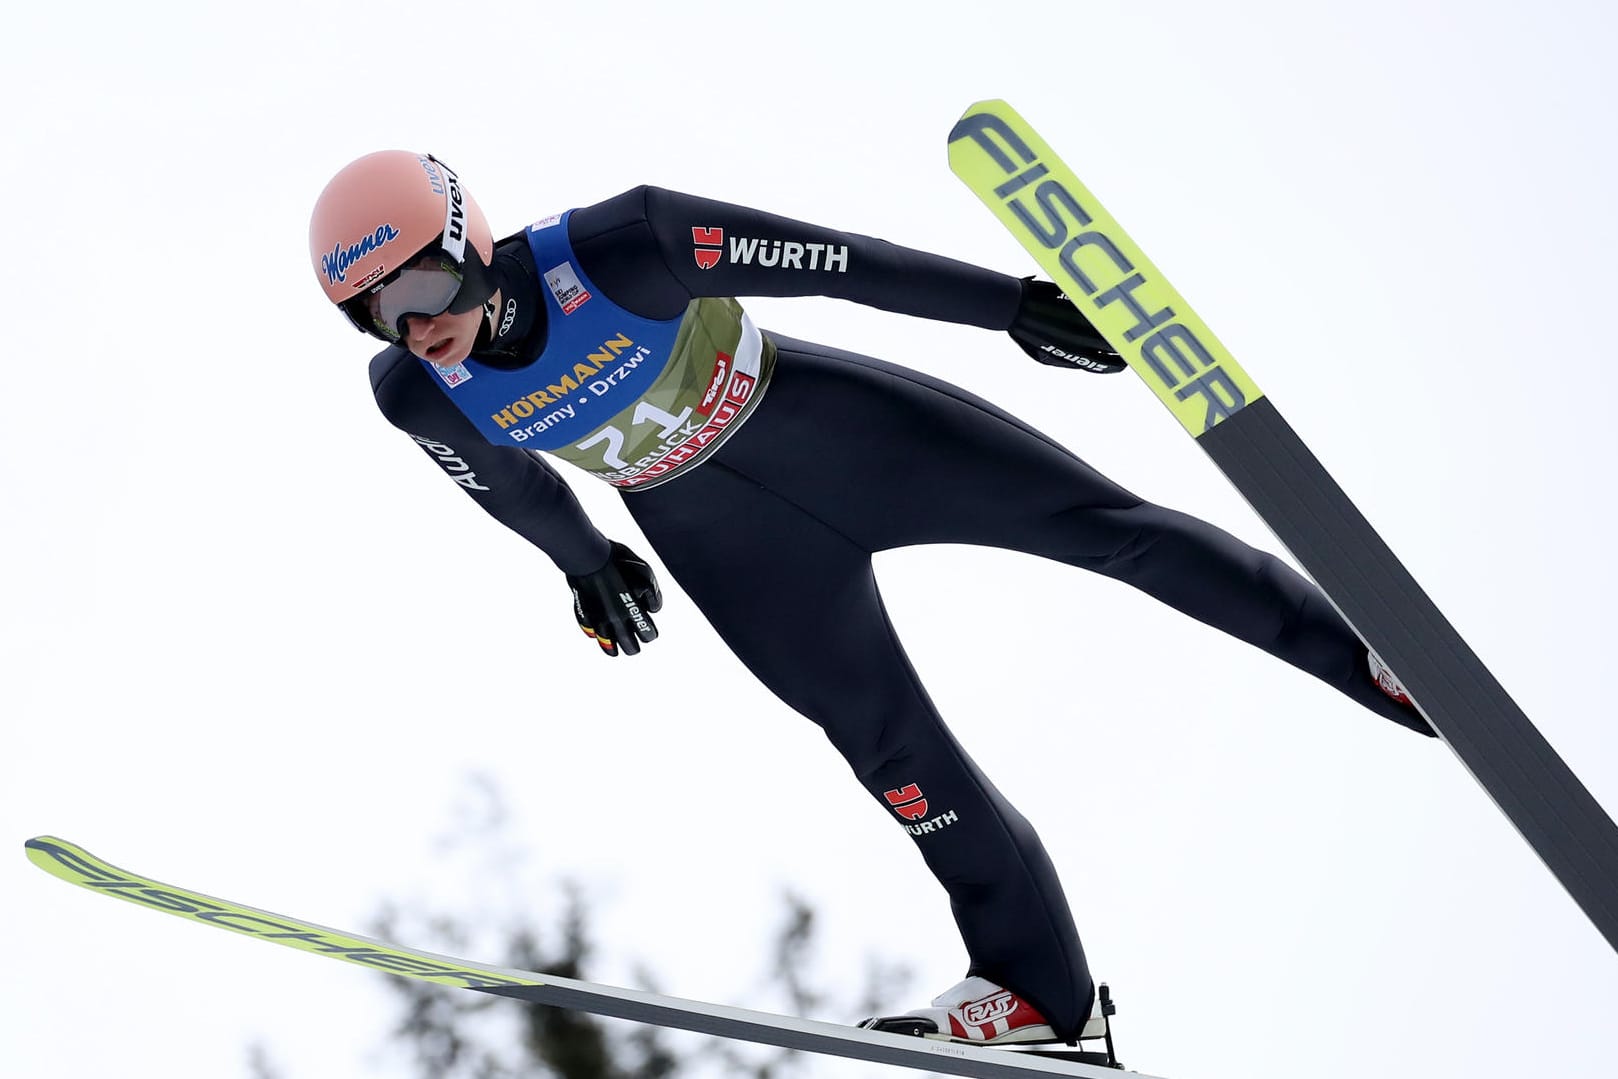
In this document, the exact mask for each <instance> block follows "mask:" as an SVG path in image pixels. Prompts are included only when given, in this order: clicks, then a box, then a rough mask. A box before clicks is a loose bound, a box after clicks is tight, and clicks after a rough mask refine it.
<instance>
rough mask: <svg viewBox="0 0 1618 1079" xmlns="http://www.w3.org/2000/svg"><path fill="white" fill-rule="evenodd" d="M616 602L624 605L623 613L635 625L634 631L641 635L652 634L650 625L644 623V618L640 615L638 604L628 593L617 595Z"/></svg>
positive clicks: (646, 622)
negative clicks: (636, 630)
mask: <svg viewBox="0 0 1618 1079" xmlns="http://www.w3.org/2000/svg"><path fill="white" fill-rule="evenodd" d="M618 602H620V603H622V604H623V605H624V613H626V614H628V615H629V618H630V620H631V621H633V622H634V623H635V628H636V629H638V630H640V631H641V632H643V633H650V632H652V625H651V623H650V622H648V621H646V616H645V615H643V614H641V613H640V604H638V603H636V602H635V597H634V596H632V595H630V594H629V593H628V592H620V593H618Z"/></svg>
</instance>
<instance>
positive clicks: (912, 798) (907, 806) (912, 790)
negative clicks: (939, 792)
mask: <svg viewBox="0 0 1618 1079" xmlns="http://www.w3.org/2000/svg"><path fill="white" fill-rule="evenodd" d="M882 797H884V798H886V799H887V800H888V804H889V805H890V806H892V807H893V811H894V812H895V813H897V814H899V816H901V817H903V818H904V819H905V820H920V819H921V818H923V817H925V816H926V815H927V799H925V798H923V797H922V796H921V788H920V787H918V786H916V785H915V784H914V783H910V784H907V785H906V786H903V787H900V788H899V789H898V790H892V791H883V792H882Z"/></svg>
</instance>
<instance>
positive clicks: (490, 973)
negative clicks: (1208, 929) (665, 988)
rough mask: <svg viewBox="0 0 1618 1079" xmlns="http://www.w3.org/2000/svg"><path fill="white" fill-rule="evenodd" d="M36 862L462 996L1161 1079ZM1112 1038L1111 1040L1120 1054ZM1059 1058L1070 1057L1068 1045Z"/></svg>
mask: <svg viewBox="0 0 1618 1079" xmlns="http://www.w3.org/2000/svg"><path fill="white" fill-rule="evenodd" d="M25 847H26V850H27V854H28V860H29V861H31V862H33V863H34V864H35V865H37V866H38V867H39V868H41V869H43V870H44V871H45V872H47V873H49V874H50V875H51V876H53V877H56V878H58V879H60V880H65V881H67V882H68V883H69V884H76V885H78V886H79V887H81V888H86V889H88V890H90V891H92V892H99V893H100V894H102V895H111V896H116V897H117V898H119V899H123V900H127V901H128V902H131V903H138V904H140V905H141V906H145V907H150V908H152V909H153V910H160V911H163V912H164V913H166V914H172V915H175V916H176V917H180V918H185V919H188V920H190V921H194V922H198V923H200V924H202V925H209V926H213V927H214V928H216V929H228V930H230V931H231V932H233V933H241V934H243V935H245V936H250V937H257V938H258V939H260V940H268V941H272V942H274V943H276V944H283V945H286V946H287V947H289V948H296V949H298V950H299V951H303V952H309V953H311V954H313V955H323V956H326V957H328V958H330V959H341V960H343V961H344V962H347V963H356V964H359V965H360V966H365V967H370V968H371V969H373V970H378V971H381V972H382V973H384V974H394V975H397V976H399V977H401V978H414V979H417V980H418V981H424V982H433V983H435V984H438V985H446V986H451V987H454V988H457V989H471V990H474V991H476V992H479V993H489V994H492V995H494V996H502V997H509V998H511V999H513V1000H521V1001H526V1002H528V1003H531V1004H546V1005H551V1006H553V1007H558V1008H570V1009H573V1010H575V1011H582V1012H590V1013H592V1014H595V1015H605V1016H610V1017H613V1018H616V1019H629V1020H633V1021H635V1022H640V1023H651V1024H655V1025H657V1026H662V1027H670V1028H673V1029H676V1030H690V1031H695V1032H697V1033H699V1034H708V1035H712V1036H715V1037H721V1038H732V1039H737V1040H740V1041H749V1042H758V1043H761V1044H764V1045H773V1046H778V1047H780V1048H783V1049H799V1050H803V1051H805V1052H810V1053H820V1054H823V1055H828V1056H840V1057H852V1058H855V1059H858V1060H868V1061H872V1062H874V1063H878V1064H895V1065H898V1066H900V1067H905V1068H916V1069H920V1070H922V1071H929V1072H936V1073H941V1074H946V1075H965V1076H977V1077H981V1079H1027V1077H1029V1076H1069V1077H1076V1079H1118V1077H1119V1076H1125V1077H1131V1079H1151V1077H1149V1076H1142V1075H1140V1073H1137V1072H1128V1071H1122V1070H1119V1069H1116V1068H1110V1067H1101V1066H1097V1065H1094V1064H1087V1063H1075V1062H1073V1061H1071V1060H1065V1059H1059V1058H1057V1057H1055V1056H1050V1055H1046V1053H1045V1052H1044V1051H1028V1050H1009V1049H988V1048H984V1047H981V1046H974V1045H965V1044H962V1043H960V1042H951V1041H941V1040H937V1039H933V1038H922V1037H913V1036H909V1035H905V1034H889V1033H883V1032H879V1031H873V1030H861V1029H860V1028H858V1027H853V1026H841V1025H838V1024H836V1023H828V1022H823V1021H819V1020H813V1019H796V1018H791V1017H788V1016H783V1015H772V1014H769V1013H767V1012H756V1011H748V1010H746V1009H742V1008H732V1007H728V1006H725V1005H721V1004H705V1003H702V1002H700V1001H693V1000H682V999H680V998H678V997H668V996H663V995H661V994H658V993H648V992H645V991H642V990H635V989H620V988H618V987H616V986H610V985H599V984H596V983H594V982H585V981H578V980H576V979H572V978H561V977H556V976H554V975H550V974H540V973H536V972H534V971H528V970H513V969H509V968H506V967H497V966H487V965H484V964H480V963H472V962H468V961H467V960H464V959H455V958H452V957H450V956H444V955H435V954H433V953H431V952H424V951H418V950H416V949H414V948H406V947H403V946H401V945H398V944H389V943H387V942H385V941H380V940H374V939H372V938H370V937H365V936H361V935H359V934H357V933H349V932H345V931H343V930H338V929H328V928H327V927H325V926H322V925H316V924H315V923H314V922H306V921H303V920H302V919H299V918H289V917H287V916H286V915H284V914H272V913H271V912H269V911H265V910H258V909H256V908H253V907H248V906H243V905H242V904H240V903H234V902H231V901H230V900H228V899H217V898H215V897H213V896H207V895H203V894H202V893H200V892H192V891H188V890H186V889H184V888H177V887H175V886H173V885H170V884H164V883H162V882H160V881H156V880H152V879H150V878H147V877H142V876H138V875H136V874H134V873H130V872H128V871H127V870H123V869H119V868H118V867H116V866H113V865H109V864H108V863H106V862H103V861H101V860H100V859H99V858H97V857H95V856H94V855H93V854H91V853H90V852H89V851H86V850H85V849H84V848H83V847H79V846H76V845H74V844H72V843H69V842H67V841H66V840H64V839H57V838H55V837H53V836H37V837H35V838H33V839H30V840H28V841H27V843H26V844H25ZM1110 1042H1111V1038H1110V1035H1109V1036H1108V1043H1109V1050H1110ZM1049 1052H1051V1053H1055V1054H1061V1053H1063V1052H1066V1050H1063V1049H1062V1048H1061V1047H1060V1046H1057V1047H1052V1048H1051V1049H1050V1050H1049Z"/></svg>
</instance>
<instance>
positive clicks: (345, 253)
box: [320, 223, 399, 284]
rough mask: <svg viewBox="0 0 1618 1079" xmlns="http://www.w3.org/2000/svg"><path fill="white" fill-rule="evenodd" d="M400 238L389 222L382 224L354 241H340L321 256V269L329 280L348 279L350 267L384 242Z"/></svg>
mask: <svg viewBox="0 0 1618 1079" xmlns="http://www.w3.org/2000/svg"><path fill="white" fill-rule="evenodd" d="M398 238H399V230H398V229H396V228H394V227H393V226H392V225H389V224H386V223H384V224H381V225H378V226H377V227H376V231H374V232H372V233H371V234H370V235H369V236H366V237H364V238H362V239H360V240H358V241H356V242H354V243H351V244H347V245H346V246H345V245H344V244H342V243H338V244H337V245H336V246H335V247H333V248H332V249H331V250H330V251H328V252H326V253H325V254H324V255H322V256H321V257H320V269H321V271H322V272H324V273H325V275H326V280H327V282H329V283H331V284H336V283H337V282H339V281H347V280H348V268H349V267H350V266H352V265H354V264H355V263H356V262H358V261H359V260H360V259H362V258H364V257H365V256H366V255H369V254H371V252H373V251H378V250H381V248H382V246H383V245H384V244H390V243H392V242H393V241H394V240H397V239H398Z"/></svg>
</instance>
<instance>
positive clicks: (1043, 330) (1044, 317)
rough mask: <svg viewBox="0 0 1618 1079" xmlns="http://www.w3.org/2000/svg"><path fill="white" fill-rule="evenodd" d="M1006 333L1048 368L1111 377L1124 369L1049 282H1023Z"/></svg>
mask: <svg viewBox="0 0 1618 1079" xmlns="http://www.w3.org/2000/svg"><path fill="white" fill-rule="evenodd" d="M1006 332H1007V333H1009V334H1010V335H1011V339H1012V340H1013V341H1015V342H1017V345H1018V347H1020V348H1021V349H1022V350H1023V351H1024V352H1026V353H1028V355H1030V356H1032V357H1033V358H1034V359H1036V360H1038V361H1039V362H1040V363H1043V364H1047V365H1049V366H1051V367H1066V368H1069V369H1072V370H1077V371H1092V372H1094V373H1096V374H1100V375H1111V374H1115V373H1116V372H1119V371H1122V370H1123V369H1124V367H1125V366H1127V365H1126V364H1125V363H1124V360H1123V357H1121V356H1119V355H1118V351H1117V349H1115V348H1113V347H1112V346H1111V345H1110V344H1108V343H1107V339H1106V338H1105V337H1102V336H1101V334H1100V333H1098V332H1097V331H1096V328H1095V327H1094V326H1092V325H1090V320H1089V319H1087V318H1085V317H1084V315H1083V314H1082V313H1080V311H1079V309H1078V308H1077V307H1074V306H1073V304H1072V303H1070V302H1069V301H1068V298H1067V297H1066V296H1065V295H1064V294H1063V292H1062V290H1061V288H1060V287H1058V286H1057V285H1055V284H1053V283H1052V282H1050V281H1040V280H1038V279H1037V278H1033V277H1025V278H1023V279H1022V304H1021V306H1019V307H1018V308H1017V317H1016V318H1014V319H1012V320H1011V326H1010V328H1008V329H1007V330H1006Z"/></svg>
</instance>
